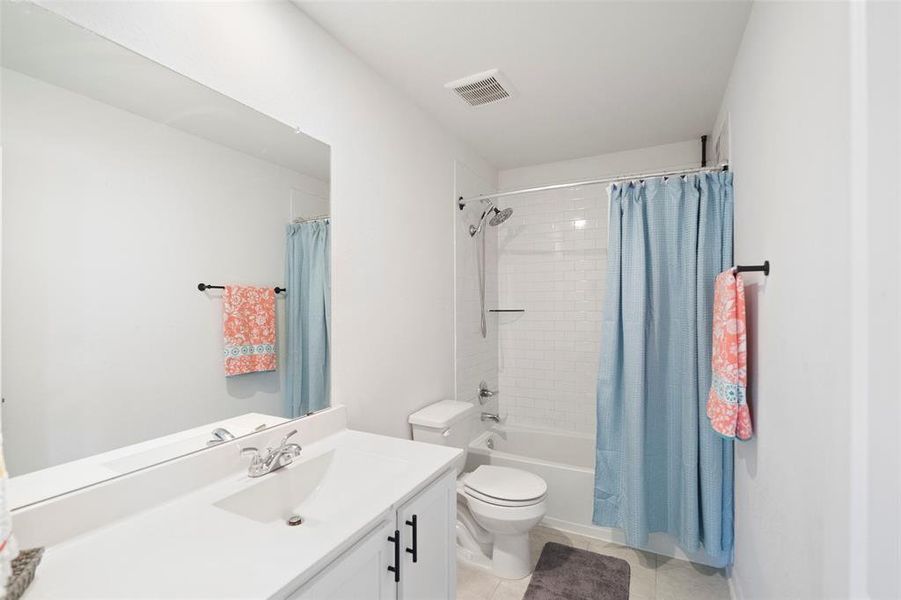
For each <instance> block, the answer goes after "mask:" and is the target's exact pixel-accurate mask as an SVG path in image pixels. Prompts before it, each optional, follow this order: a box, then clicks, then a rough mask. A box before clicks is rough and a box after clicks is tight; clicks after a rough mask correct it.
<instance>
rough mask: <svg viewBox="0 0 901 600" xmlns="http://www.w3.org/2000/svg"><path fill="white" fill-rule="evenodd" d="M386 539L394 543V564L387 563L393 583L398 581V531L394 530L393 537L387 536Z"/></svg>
mask: <svg viewBox="0 0 901 600" xmlns="http://www.w3.org/2000/svg"><path fill="white" fill-rule="evenodd" d="M388 541H389V542H392V543H393V544H394V566H393V567H392V566H391V565H388V570H389V571H391V572H392V573H394V583H397V582H399V581H400V531H398V530H397V529H395V530H394V537H391V536H388Z"/></svg>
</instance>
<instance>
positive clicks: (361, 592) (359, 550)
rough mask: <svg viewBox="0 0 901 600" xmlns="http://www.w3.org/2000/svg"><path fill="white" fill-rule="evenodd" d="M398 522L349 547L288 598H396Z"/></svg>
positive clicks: (364, 599)
mask: <svg viewBox="0 0 901 600" xmlns="http://www.w3.org/2000/svg"><path fill="white" fill-rule="evenodd" d="M393 536H394V523H393V522H390V521H386V522H385V523H384V524H383V525H382V526H380V527H379V528H378V529H376V530H375V531H374V532H373V533H371V534H370V535H369V536H367V537H366V538H364V539H363V541H361V542H360V543H358V544H357V545H356V546H355V547H354V548H352V549H351V550H349V551H347V552H346V553H345V554H344V555H342V556H341V557H340V558H338V559H337V560H336V561H335V562H333V563H332V564H331V565H329V566H328V567H326V569H325V571H324V572H322V573H320V574H319V575H317V576H316V577H315V578H314V579H313V580H312V581H311V582H309V583H307V584H306V585H304V586H303V587H302V588H301V589H299V590H297V591H296V592H294V593H293V594H291V595H289V596H288V600H301V599H303V600H394V598H396V597H397V585H396V584H395V583H394V574H393V573H392V572H390V571H388V567H389V566H393V565H394V544H393V543H392V542H389V541H388V538H389V537H393Z"/></svg>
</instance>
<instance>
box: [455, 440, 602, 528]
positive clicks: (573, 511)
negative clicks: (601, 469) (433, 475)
mask: <svg viewBox="0 0 901 600" xmlns="http://www.w3.org/2000/svg"><path fill="white" fill-rule="evenodd" d="M489 446H494V447H493V448H490V447H489ZM480 465H498V466H502V467H514V468H517V469H522V470H524V471H529V472H530V473H534V474H536V475H538V476H539V477H541V478H542V479H544V481H545V482H546V483H547V487H548V495H547V515H546V516H545V518H544V520H545V522H546V523H547V524H548V525H550V526H552V527H559V528H560V529H568V530H570V531H574V530H575V529H576V526H579V525H584V526H591V511H592V502H593V500H592V498H593V496H594V436H591V435H584V434H578V433H570V432H568V431H554V430H550V429H529V428H525V427H516V426H511V425H495V426H494V427H492V428H491V429H489V430H488V431H485V432H484V433H482V434H481V435H480V436H479V437H477V438H476V439H475V440H473V441H472V443H471V444H470V445H469V454H468V456H467V458H466V470H467V471H471V470H472V469H475V468H476V467H478V466H480ZM566 525H568V527H567V526H566ZM591 527H592V529H599V528H595V527H593V526H591ZM579 529H581V528H579Z"/></svg>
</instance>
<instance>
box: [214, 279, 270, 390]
mask: <svg viewBox="0 0 901 600" xmlns="http://www.w3.org/2000/svg"><path fill="white" fill-rule="evenodd" d="M222 324H223V328H224V333H225V375H226V377H230V376H232V375H243V374H245V373H255V372H259V371H274V370H275V367H276V363H277V360H276V357H275V290H274V289H272V288H271V287H270V288H259V287H247V286H240V285H227V286H225V294H224V296H223V298H222Z"/></svg>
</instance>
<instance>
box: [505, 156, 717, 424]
mask: <svg viewBox="0 0 901 600" xmlns="http://www.w3.org/2000/svg"><path fill="white" fill-rule="evenodd" d="M698 164H700V142H699V141H698V140H690V141H686V142H680V143H676V144H667V145H664V146H654V147H651V148H643V149H640V150H630V151H627V152H617V153H612V154H603V155H599V156H592V157H586V158H581V159H577V160H569V161H564V162H557V163H549V164H543V165H536V166H533V167H525V168H519V169H511V170H506V171H501V172H500V173H499V175H498V178H499V182H500V189H502V190H511V189H518V188H526V187H533V186H541V185H550V184H554V183H564V182H568V181H584V180H587V179H598V178H603V177H607V176H613V175H620V174H625V173H637V172H653V171H662V170H667V169H673V168H681V167H691V166H697V165H698ZM499 204H500V205H501V206H502V207H511V208H513V211H514V212H513V216H512V217H511V218H510V219H509V220H508V221H507V222H506V223H504V224H503V225H501V226H500V227H498V228H497V229H498V234H497V235H498V237H499V252H498V255H497V256H498V270H497V272H498V279H499V281H498V289H499V292H498V295H499V302H500V305H501V307H502V308H523V309H525V313H523V314H514V315H504V316H499V317H495V320H496V322H497V323H498V328H499V331H500V337H499V346H498V355H499V359H498V362H499V381H500V388H501V396H500V404H501V413H502V414H503V415H505V416H506V417H507V419H508V421H509V422H510V423H511V424H518V425H524V426H527V427H550V428H553V429H560V430H565V431H573V432H578V433H583V434H590V435H594V433H595V425H596V421H597V418H596V415H597V397H596V390H597V372H598V361H599V360H600V339H601V309H602V305H603V299H604V289H605V286H604V283H605V276H606V273H607V187H606V186H604V185H594V186H584V187H580V188H569V189H564V190H551V191H545V192H538V193H531V194H524V195H521V196H512V197H508V198H501V199H500V200H499Z"/></svg>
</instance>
